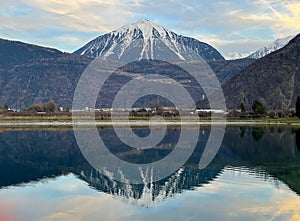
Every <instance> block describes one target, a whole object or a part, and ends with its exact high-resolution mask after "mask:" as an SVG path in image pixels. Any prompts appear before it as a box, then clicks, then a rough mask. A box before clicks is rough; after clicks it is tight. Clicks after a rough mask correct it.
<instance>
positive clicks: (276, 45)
mask: <svg viewBox="0 0 300 221" xmlns="http://www.w3.org/2000/svg"><path fill="white" fill-rule="evenodd" d="M294 37H296V36H295V35H293V36H288V37H285V38H279V39H277V40H275V41H274V42H272V43H271V44H269V45H267V46H266V47H263V48H260V49H258V50H257V51H256V52H254V53H252V54H251V55H249V56H248V58H254V59H260V58H262V57H264V56H266V55H268V54H270V53H272V52H274V51H277V50H279V49H281V48H283V47H284V46H286V45H287V44H288V43H289V41H290V40H292V39H293V38H294Z"/></svg>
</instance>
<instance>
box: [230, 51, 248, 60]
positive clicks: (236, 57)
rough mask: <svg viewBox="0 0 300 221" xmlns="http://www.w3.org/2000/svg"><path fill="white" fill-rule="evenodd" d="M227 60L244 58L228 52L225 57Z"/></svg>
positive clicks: (238, 54)
mask: <svg viewBox="0 0 300 221" xmlns="http://www.w3.org/2000/svg"><path fill="white" fill-rule="evenodd" d="M225 58H226V59H227V60H237V59H242V58H244V56H243V55H241V54H240V53H238V52H236V51H232V52H229V53H228V55H227V56H225Z"/></svg>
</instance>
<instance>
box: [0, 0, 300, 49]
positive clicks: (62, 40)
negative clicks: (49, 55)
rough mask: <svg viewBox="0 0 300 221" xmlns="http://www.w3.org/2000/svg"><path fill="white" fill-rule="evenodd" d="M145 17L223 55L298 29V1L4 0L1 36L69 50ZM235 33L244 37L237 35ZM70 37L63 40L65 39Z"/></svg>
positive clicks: (254, 47)
mask: <svg viewBox="0 0 300 221" xmlns="http://www.w3.org/2000/svg"><path fill="white" fill-rule="evenodd" d="M142 18H148V19H150V20H153V21H154V22H156V23H159V24H162V25H164V26H165V27H167V28H169V29H171V30H174V31H176V32H178V33H180V34H184V35H188V36H192V37H195V38H199V40H202V41H208V42H209V43H212V44H213V45H214V46H215V47H217V49H219V50H221V52H223V53H224V54H226V53H228V52H229V51H232V50H236V51H238V52H243V51H244V49H245V48H247V46H249V45H251V47H252V46H253V48H252V50H253V49H258V48H259V47H261V46H263V45H262V44H264V43H269V42H270V41H272V40H274V39H275V38H278V37H285V36H288V35H292V34H296V33H298V32H300V3H299V1H298V0H282V1H278V0H245V1H235V0H231V1H222V0H216V1H214V2H213V3H212V2H211V1H210V0H202V1H197V0H191V1H188V2H184V3H183V2H182V1H180V0H169V1H161V0H153V1H145V0H123V1H121V0H111V1H106V0H74V1H61V0H48V1H44V0H27V1H25V0H19V1H17V0H7V1H2V2H1V9H0V19H1V21H2V22H1V23H0V33H1V36H0V37H4V38H13V39H19V40H23V41H29V42H31V43H37V44H42V45H47V46H54V47H57V48H59V49H62V50H66V51H73V50H75V49H77V48H79V47H80V46H82V45H83V44H84V43H86V42H87V41H88V40H91V39H92V38H93V37H96V36H97V35H100V34H102V33H105V32H109V31H112V30H115V29H117V28H119V27H120V26H123V25H126V24H129V23H132V22H135V21H136V20H138V19H142ZM235 35H239V36H243V37H241V38H236V37H235ZM68 38H69V40H68V41H67V42H66V39H68ZM233 44H235V45H236V46H234V45H233Z"/></svg>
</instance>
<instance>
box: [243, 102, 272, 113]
mask: <svg viewBox="0 0 300 221" xmlns="http://www.w3.org/2000/svg"><path fill="white" fill-rule="evenodd" d="M240 109H241V113H246V108H245V105H244V103H241V104H240ZM252 111H253V112H254V113H255V114H258V115H265V114H266V113H267V108H266V107H265V105H264V104H263V103H262V102H261V101H259V100H255V101H254V102H253V104H252Z"/></svg>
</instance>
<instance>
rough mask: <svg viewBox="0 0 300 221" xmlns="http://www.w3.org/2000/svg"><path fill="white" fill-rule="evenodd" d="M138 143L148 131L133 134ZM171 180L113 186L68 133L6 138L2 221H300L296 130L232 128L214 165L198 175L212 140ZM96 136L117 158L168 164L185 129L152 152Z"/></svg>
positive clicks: (0, 151)
mask: <svg viewBox="0 0 300 221" xmlns="http://www.w3.org/2000/svg"><path fill="white" fill-rule="evenodd" d="M135 130H136V131H135V133H136V134H139V135H140V136H145V134H146V135H147V133H148V132H147V130H146V129H135ZM209 131H210V130H209V128H203V129H201V132H200V139H199V142H198V145H197V148H196V149H195V151H194V153H193V155H192V156H191V158H190V159H189V160H188V162H187V163H186V164H185V165H184V166H183V167H182V168H180V169H179V170H178V171H177V172H176V173H174V174H173V175H171V176H169V177H167V178H165V179H164V180H160V181H158V182H155V183H152V184H145V185H131V184H124V183H120V182H116V181H114V180H112V179H110V178H108V177H106V176H103V175H101V174H100V173H98V172H97V171H96V170H95V169H93V168H92V167H91V166H90V165H89V164H88V163H87V161H86V160H85V158H84V157H83V156H82V154H81V152H80V150H79V148H78V146H77V144H76V140H75V137H74V134H73V131H72V130H18V131H1V133H0V221H4V220H5V221H8V220H22V221H23V220H26V221H27V220H31V221H32V220H72V221H73V220H255V221H257V220H300V197H299V195H300V148H299V147H300V130H299V129H297V128H288V127H286V128H284V127H228V128H227V129H226V133H225V137H224V140H223V143H222V146H221V148H220V150H219V152H218V154H217V155H216V157H215V159H214V160H213V161H212V162H211V163H210V164H209V166H208V167H206V168H205V169H202V170H200V169H198V163H199V159H200V157H201V155H202V152H203V149H204V147H205V144H206V142H205V141H206V139H207V137H208V135H209ZM99 134H100V135H101V137H102V138H103V140H104V141H105V142H106V144H107V145H109V146H110V151H111V152H112V153H113V154H115V155H116V156H118V157H119V158H120V159H123V160H126V161H128V162H133V163H145V162H146V163H148V162H153V161H156V160H159V159H162V158H164V157H165V156H167V155H168V154H169V153H170V152H171V151H172V148H173V147H174V145H175V144H176V142H177V141H178V135H179V134H180V130H178V129H177V128H173V129H169V130H168V131H167V133H166V136H165V138H164V140H163V141H162V142H161V143H160V144H159V145H158V146H157V147H156V148H153V149H149V150H138V151H137V150H135V149H132V148H130V147H128V146H124V145H122V144H121V143H120V141H119V140H118V139H116V137H115V136H114V133H113V131H112V129H102V130H100V131H99Z"/></svg>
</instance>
